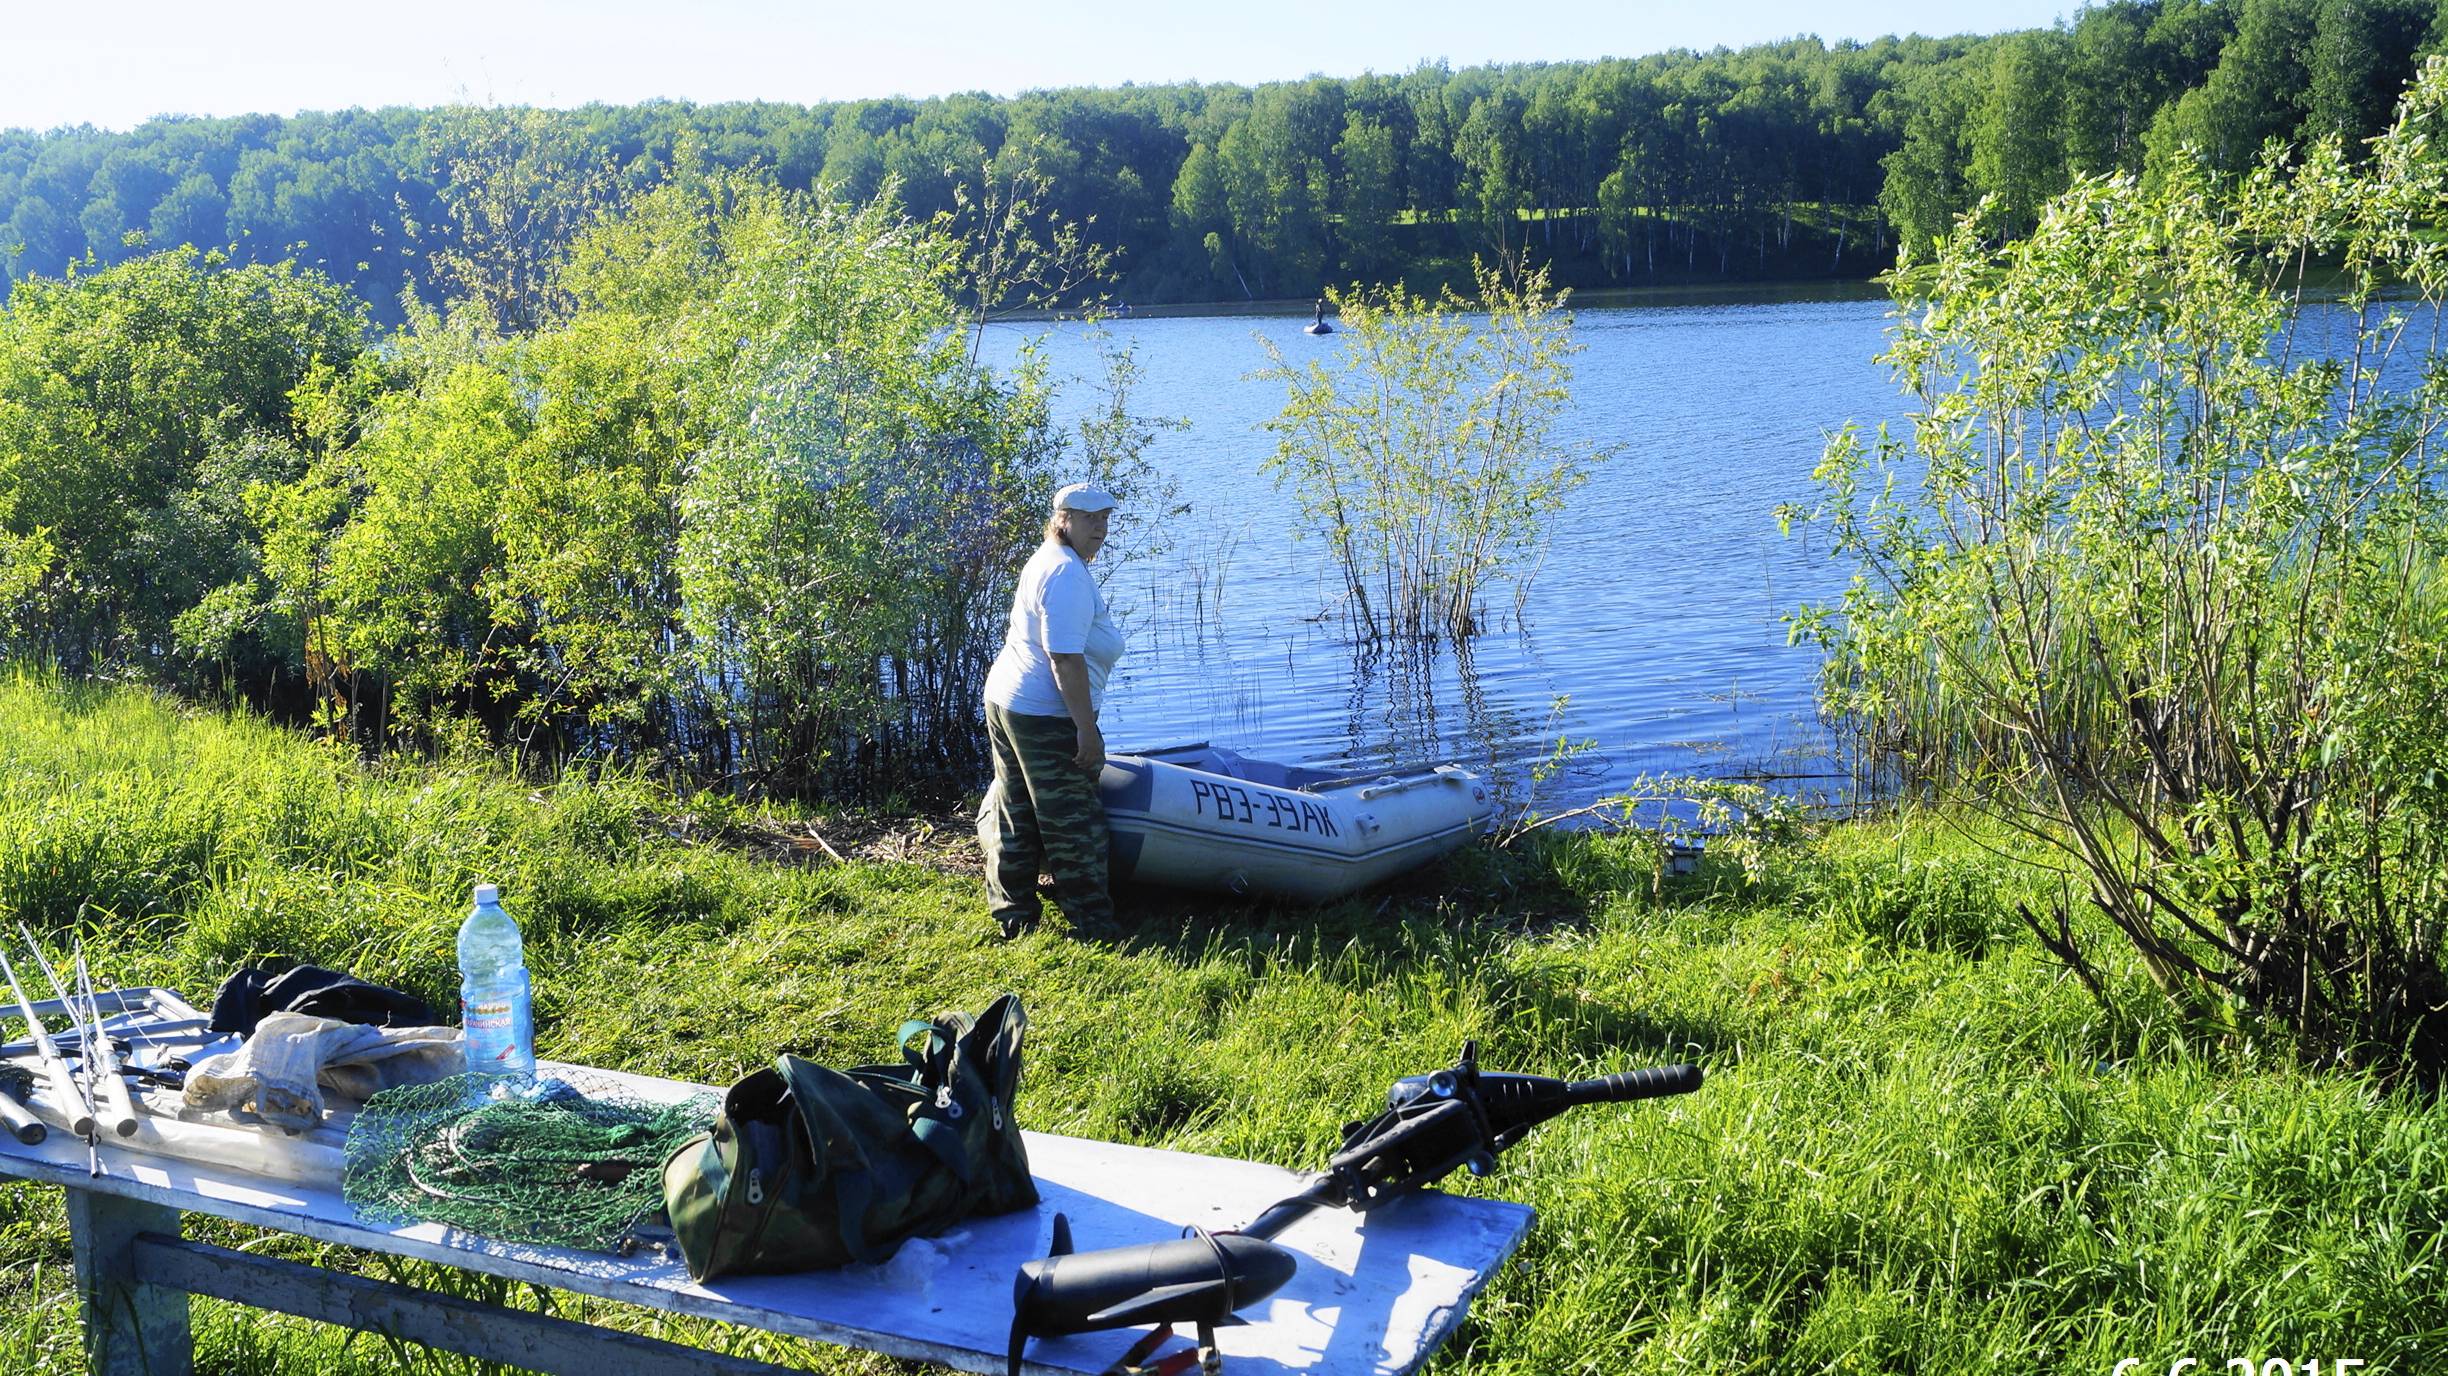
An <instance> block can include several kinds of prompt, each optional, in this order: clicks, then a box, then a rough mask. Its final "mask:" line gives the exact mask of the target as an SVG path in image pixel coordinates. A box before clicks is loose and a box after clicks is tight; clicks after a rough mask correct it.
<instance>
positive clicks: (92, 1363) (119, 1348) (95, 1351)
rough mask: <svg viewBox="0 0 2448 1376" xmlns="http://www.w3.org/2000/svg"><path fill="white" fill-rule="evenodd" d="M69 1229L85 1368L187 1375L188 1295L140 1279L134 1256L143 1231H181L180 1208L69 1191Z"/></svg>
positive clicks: (138, 1375)
mask: <svg viewBox="0 0 2448 1376" xmlns="http://www.w3.org/2000/svg"><path fill="white" fill-rule="evenodd" d="M68 1233H69V1239H70V1243H71V1246H72V1247H73V1249H74V1251H75V1257H76V1284H77V1302H78V1305H79V1307H81V1308H82V1309H83V1311H84V1318H85V1362H86V1370H87V1371H89V1372H91V1373H92V1376H188V1373H189V1372H190V1371H192V1370H193V1367H194V1361H195V1350H194V1347H193V1346H192V1344H191V1343H190V1341H189V1336H188V1330H187V1296H186V1295H185V1294H183V1293H181V1292H180V1291H176V1290H165V1289H163V1288H161V1287H160V1286H156V1285H145V1284H142V1283H140V1282H139V1281H138V1280H137V1279H136V1267H135V1258H134V1247H135V1242H136V1235H137V1234H139V1233H159V1234H161V1235H163V1236H165V1237H177V1236H178V1233H179V1212H178V1210H176V1209H172V1208H168V1207H166V1206H163V1205H160V1204H148V1203H146V1202H144V1201H143V1200H138V1199H122V1198H120V1197H118V1196H117V1195H107V1194H97V1193H95V1192H94V1191H92V1190H79V1189H71V1190H69V1191H68Z"/></svg>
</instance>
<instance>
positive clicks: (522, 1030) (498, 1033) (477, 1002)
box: [459, 970, 535, 1074]
mask: <svg viewBox="0 0 2448 1376" xmlns="http://www.w3.org/2000/svg"><path fill="white" fill-rule="evenodd" d="M527 999H528V993H527V972H526V971H525V970H520V971H518V972H517V973H516V975H515V979H514V982H512V983H510V984H509V985H508V987H506V988H505V987H502V986H498V985H497V986H493V987H489V988H486V989H484V990H482V991H469V990H467V989H465V988H464V987H463V988H462V989H461V991H460V995H459V1024H460V1031H461V1034H462V1036H463V1037H464V1038H465V1043H466V1047H467V1064H468V1069H470V1070H473V1071H479V1072H490V1073H495V1074H500V1073H504V1072H510V1073H526V1072H528V1071H530V1070H532V1069H533V1067H534V1065H535V1051H534V1049H533V1048H534V1045H535V1043H534V1040H533V1038H534V1036H535V1033H534V1031H533V1030H532V1029H533V1023H532V1022H531V1021H530V1019H531V1018H532V1016H533V1015H532V1014H531V1013H529V1011H528V1002H527Z"/></svg>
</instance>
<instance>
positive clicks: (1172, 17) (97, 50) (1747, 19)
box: [0, 0, 2077, 129]
mask: <svg viewBox="0 0 2448 1376" xmlns="http://www.w3.org/2000/svg"><path fill="white" fill-rule="evenodd" d="M2076 8H2077V6H2076V4H2074V3H2059V0H1993V3H1988V4H1982V5H1977V6H1975V5H1964V4H1947V3H1940V2H1939V0H1882V2H1881V3H1877V4H1872V3H1867V0H1821V2H1820V3H1803V2H1802V0H1717V2H1716V3H1705V4H1691V3H1605V2H1604V0H1537V3H1530V4H1514V5H1504V4H1496V5H1491V4H1489V3H1487V0H1472V2H1471V3H1462V2H1461V0H1301V2H1297V3H1287V2H1286V0H1193V2H1192V3H1177V2H1176V0H1138V3H1118V2H1117V0H1001V2H1000V3H986V2H984V0H920V2H919V3H907V2H906V0H902V2H901V3H896V2H895V0H862V2H861V3H856V4H844V3H835V2H834V0H800V2H799V3H789V2H788V0H702V2H701V3H677V2H674V3H664V4H646V3H638V2H637V0H593V2H592V3H580V2H579V0H492V2H491V3H472V2H471V0H418V2H417V3H411V4H375V3H368V2H367V0H336V3H335V0H320V3H313V4H305V3H296V2H295V0H226V3H223V4H219V5H203V4H198V3H196V0H181V2H180V3H175V4H170V3H160V0H100V3H92V4H83V5H79V4H70V3H64V2H63V0H0V54H5V55H6V63H5V66H6V70H7V72H8V77H7V79H6V80H5V81H0V128H7V127H16V128H35V129H47V128H52V127H54V126H58V125H64V124H79V123H90V124H95V125H99V126H102V127H104V128H111V129H125V128H128V127H131V126H133V125H135V124H137V123H140V122H142V121H143V120H145V119H146V118H148V117H150V116H153V115H156V114H199V115H234V114H242V113H247V112H250V111H263V112H269V113H273V114H282V115H286V114H292V113H295V112H296V111H298V110H301V109H337V108H344V107H347V106H351V105H366V106H376V105H434V104H440V103H443V102H446V101H452V100H475V101H479V102H487V103H500V104H531V105H548V106H563V105H578V104H584V103H586V102H588V101H596V100H600V101H607V102H628V101H637V100H646V99H651V98H655V97H670V98H674V99H682V100H694V101H718V100H743V99H765V100H785V101H793V102H798V103H803V104H804V103H813V102H817V101H828V100H849V99H858V98H863V97H873V96H888V95H905V96H912V97H924V96H931V95H942V94H945V93H947V92H951V91H966V90H981V91H987V92H991V93H993V94H997V95H1010V94H1012V93H1014V92H1017V91H1023V90H1028V89H1031V88H1037V87H1050V86H1116V85H1120V84H1121V83H1123V82H1125V81H1136V82H1140V83H1142V84H1148V83H1157V82H1170V81H1180V80H1197V81H1231V82H1241V83H1245V84H1247V83H1254V82H1260V81H1274V80H1281V79H1285V78H1293V77H1300V76H1306V75H1309V74H1311V73H1323V74H1326V75H1330V76H1355V75H1358V74H1359V73H1361V72H1363V71H1376V72H1401V71H1407V70H1409V69H1410V68H1412V67H1414V66H1416V65H1418V64H1419V63H1420V62H1422V61H1431V62H1433V61H1437V60H1440V59H1442V60H1445V61H1448V62H1451V63H1452V64H1453V65H1454V66H1457V67H1462V66H1469V65H1472V64H1475V63H1480V62H1522V61H1563V60H1573V59H1586V58H1596V57H1633V56H1638V55H1640V54H1643V53H1652V52H1658V51H1662V50H1664V49H1668V48H1710V47H1716V46H1719V45H1724V46H1728V47H1741V46H1744V45H1746V44H1750V43H1759V42H1765V41H1769V40H1773V39H1779V38H1789V37H1792V36H1794V35H1796V34H1802V33H1813V34H1817V35H1819V36H1820V37H1822V38H1825V39H1828V40H1831V41H1833V40H1835V39H1839V38H1865V39H1866V38H1875V37H1877V36H1879V35H1881V34H1887V33H1912V32H1919V33H1928V34H1942V33H1995V32H1998V31H2000V30H2004V29H2019V28H2033V27H2041V26H2046V25H2048V24H2051V23H2054V22H2056V21H2057V20H2059V19H2061V18H2066V17H2069V16H2070V15H2071V14H2072V13H2073V12H2074V10H2075V9H2076Z"/></svg>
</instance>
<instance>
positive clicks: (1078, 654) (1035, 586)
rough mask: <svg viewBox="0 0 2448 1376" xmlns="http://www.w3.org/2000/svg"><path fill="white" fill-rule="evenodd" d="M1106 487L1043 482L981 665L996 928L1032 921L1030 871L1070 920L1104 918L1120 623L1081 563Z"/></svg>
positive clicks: (1100, 930)
mask: <svg viewBox="0 0 2448 1376" xmlns="http://www.w3.org/2000/svg"><path fill="white" fill-rule="evenodd" d="M1113 507H1114V499H1113V494H1112V493H1110V492H1108V491H1106V490H1105V489H1104V488H1102V487H1100V486H1098V485H1097V484H1095V483H1073V484H1071V485H1070V486H1069V487H1066V488H1064V489H1062V490H1061V491H1059V492H1057V493H1055V494H1054V515H1053V519H1051V520H1049V521H1048V522H1046V538H1045V543H1044V544H1041V545H1039V546H1038V547H1037V552H1036V553H1035V554H1032V555H1030V556H1029V561H1028V564H1027V565H1026V566H1025V567H1023V568H1022V569H1021V570H1020V586H1019V588H1018V589H1017V590H1016V591H1015V592H1014V593H1013V594H1012V609H1011V627H1010V629H1009V630H1008V631H1006V632H1005V633H1004V636H1003V650H1002V653H1001V654H999V655H997V656H996V657H995V662H994V668H993V669H992V670H991V671H989V672H988V673H987V675H986V744H987V748H988V750H989V751H990V752H991V753H992V754H993V756H994V785H993V787H991V788H989V789H988V790H987V791H986V802H985V805H984V806H983V807H981V808H980V809H979V811H978V841H979V843H980V844H982V845H983V846H984V847H985V848H986V897H987V900H988V902H989V904H990V905H991V906H992V908H993V911H994V917H995V921H996V922H997V923H999V924H1000V925H1001V926H1002V928H1003V934H1004V935H1005V936H1018V935H1019V934H1020V933H1022V932H1024V931H1026V930H1028V929H1029V928H1030V927H1033V926H1035V925H1037V920H1038V917H1039V916H1040V914H1041V911H1042V910H1041V909H1040V907H1039V906H1038V901H1037V874H1038V870H1039V867H1040V866H1042V867H1043V868H1044V870H1045V872H1046V873H1048V874H1051V875H1052V876H1053V877H1054V897H1055V901H1056V902H1058V903H1060V904H1061V905H1062V910H1063V915H1064V916H1066V917H1068V918H1069V919H1070V920H1071V926H1072V929H1073V930H1074V931H1077V932H1079V933H1081V934H1083V935H1102V934H1106V933H1108V932H1110V931H1111V930H1112V928H1113V925H1114V922H1113V896H1112V895H1111V894H1110V893H1108V892H1107V891H1106V886H1105V847H1106V831H1105V806H1104V804H1103V803H1100V802H1098V801H1097V776H1098V775H1099V774H1100V773H1102V772H1103V771H1104V768H1105V737H1104V734H1103V733H1102V732H1101V731H1099V730H1098V729H1097V709H1098V708H1099V707H1100V706H1101V705H1102V704H1103V701H1104V697H1105V680H1106V678H1107V676H1109V675H1110V674H1112V672H1113V666H1114V661H1116V660H1118V659H1120V658H1121V657H1122V632H1121V631H1120V630H1119V629H1117V628H1116V627H1115V626H1114V623H1113V617H1112V616H1111V615H1110V614H1108V613H1107V611H1106V609H1105V597H1104V594H1103V593H1101V592H1099V591H1098V589H1097V584H1096V579H1095V578H1094V577H1093V576H1092V575H1090V573H1089V572H1088V565H1089V564H1090V563H1092V562H1094V561H1095V559H1096V557H1097V552H1098V551H1099V550H1102V549H1103V548H1104V547H1105V532H1106V526H1107V523H1108V522H1109V521H1110V520H1111V519H1112V517H1113Z"/></svg>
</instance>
